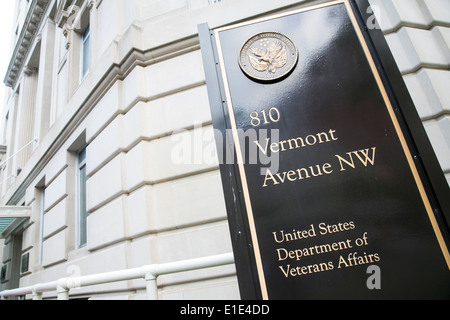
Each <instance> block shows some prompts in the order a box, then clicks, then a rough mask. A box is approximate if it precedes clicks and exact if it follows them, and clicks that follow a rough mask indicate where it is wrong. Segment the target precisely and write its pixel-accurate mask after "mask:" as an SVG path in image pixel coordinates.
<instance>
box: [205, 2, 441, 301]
mask: <svg viewBox="0 0 450 320" xmlns="http://www.w3.org/2000/svg"><path fill="white" fill-rule="evenodd" d="M355 8H356V9H357V8H358V7H357V5H356V3H355V2H354V1H345V0H343V1H334V2H332V3H329V4H322V5H319V6H315V7H310V8H306V9H301V10H297V11H294V12H289V13H285V14H282V15H280V16H274V17H269V18H264V19H260V20H256V21H251V22H246V23H242V24H238V25H233V26H229V27H224V28H220V29H217V30H214V31H209V30H208V33H206V32H203V31H201V38H202V39H201V41H202V50H203V51H204V59H205V70H206V73H207V77H208V78H207V82H208V89H209V92H210V99H211V107H212V113H213V121H214V126H215V128H216V129H218V132H219V134H218V139H217V140H218V142H220V143H221V144H219V146H223V148H221V147H219V154H220V157H221V159H220V160H221V171H222V179H223V183H224V189H225V193H226V198H227V205H228V211H229V221H230V227H231V233H232V239H233V245H234V251H235V255H236V267H237V272H238V278H239V282H240V286H241V293H242V296H243V298H250V299H253V298H262V299H361V298H363V299H374V298H384V299H396V298H398V299H408V298H449V297H450V272H449V267H450V256H449V252H448V248H447V245H446V237H447V231H448V230H447V227H448V226H447V224H446V223H445V220H444V219H445V215H444V214H438V215H436V214H435V213H439V212H442V210H443V209H442V206H441V204H440V203H439V197H438V196H436V195H435V194H433V193H430V192H429V190H431V188H430V186H429V183H428V182H429V180H430V179H429V178H428V176H427V175H426V170H425V169H424V166H422V165H421V163H420V161H417V158H420V154H419V153H416V151H415V150H414V149H413V147H412V146H415V144H414V143H412V141H413V138H414V137H412V136H411V134H410V131H409V129H408V126H407V125H408V123H406V122H404V118H402V110H401V109H400V107H399V106H398V105H397V99H396V97H395V96H393V92H392V88H391V87H390V86H389V85H387V82H386V79H385V77H386V73H382V68H380V64H379V63H380V62H379V60H378V55H376V54H374V47H373V44H372V43H371V42H370V41H368V39H370V38H369V35H368V34H367V32H365V30H364V28H361V27H360V25H362V23H361V21H362V20H363V18H362V16H361V15H360V14H358V12H359V11H358V10H356V9H355ZM366 8H367V7H366ZM204 28H205V27H203V29H204ZM207 38H208V39H207ZM206 39H207V40H206ZM211 44H212V45H211ZM208 59H209V60H208ZM212 59H214V62H215V63H216V64H214V65H213V64H210V63H209V62H210V61H212ZM380 70H381V71H380ZM213 74H214V75H216V76H217V77H214V76H212V75H213ZM230 137H231V139H228V140H227V139H225V138H230ZM223 141H228V142H229V143H224V142H223ZM230 152H231V153H233V157H230V156H229V153H230ZM234 152H235V153H234ZM418 155H419V156H418ZM230 160H231V161H230ZM441 175H442V172H441ZM444 180H445V179H444ZM445 188H446V189H447V190H446V191H445V192H446V195H447V196H448V193H447V192H448V186H445V187H444V188H443V189H444V190H445ZM441 189H442V188H441ZM441 220H442V221H441Z"/></svg>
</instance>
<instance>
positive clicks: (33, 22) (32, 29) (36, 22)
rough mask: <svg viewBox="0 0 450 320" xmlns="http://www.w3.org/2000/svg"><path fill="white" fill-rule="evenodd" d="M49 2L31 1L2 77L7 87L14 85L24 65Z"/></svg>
mask: <svg viewBox="0 0 450 320" xmlns="http://www.w3.org/2000/svg"><path fill="white" fill-rule="evenodd" d="M49 4H50V0H33V1H32V2H31V4H30V8H29V10H28V13H27V16H26V18H25V22H24V26H23V28H22V32H21V33H20V36H19V38H18V40H17V43H16V47H15V48H14V52H13V54H12V57H11V61H10V63H9V66H8V70H7V73H6V76H5V79H4V83H5V85H6V86H7V87H14V86H15V85H16V82H17V79H18V77H19V75H20V72H21V70H22V69H23V67H24V62H25V61H26V58H27V56H28V54H29V53H30V48H31V47H32V45H33V42H34V41H35V39H36V37H37V35H38V32H39V26H40V25H41V22H42V19H43V16H44V13H45V12H46V11H47V8H48V5H49Z"/></svg>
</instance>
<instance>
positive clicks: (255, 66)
mask: <svg viewBox="0 0 450 320" xmlns="http://www.w3.org/2000/svg"><path fill="white" fill-rule="evenodd" d="M297 61H298V50H297V47H296V46H295V44H294V43H293V42H292V41H291V40H290V39H289V38H288V37H286V36H285V35H283V34H281V33H277V32H262V33H259V34H257V35H255V36H253V37H251V38H250V39H248V40H247V41H246V42H245V43H244V45H243V46H242V48H241V51H240V53H239V65H240V66H241V69H242V71H244V73H245V74H246V75H248V76H249V77H250V78H253V79H256V80H260V81H273V80H277V79H280V78H282V77H284V76H286V75H287V74H288V73H290V72H291V71H292V69H294V67H295V66H296V64H297Z"/></svg>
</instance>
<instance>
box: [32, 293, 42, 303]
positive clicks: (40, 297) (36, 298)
mask: <svg viewBox="0 0 450 320" xmlns="http://www.w3.org/2000/svg"><path fill="white" fill-rule="evenodd" d="M33 300H36V301H40V300H42V292H37V291H33Z"/></svg>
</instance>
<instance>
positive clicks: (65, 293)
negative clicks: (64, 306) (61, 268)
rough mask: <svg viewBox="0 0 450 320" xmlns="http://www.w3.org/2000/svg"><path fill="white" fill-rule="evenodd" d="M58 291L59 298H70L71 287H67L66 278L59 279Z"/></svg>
mask: <svg viewBox="0 0 450 320" xmlns="http://www.w3.org/2000/svg"><path fill="white" fill-rule="evenodd" d="M56 292H57V294H58V300H69V288H67V285H66V279H60V280H58V286H57V287H56Z"/></svg>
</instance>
